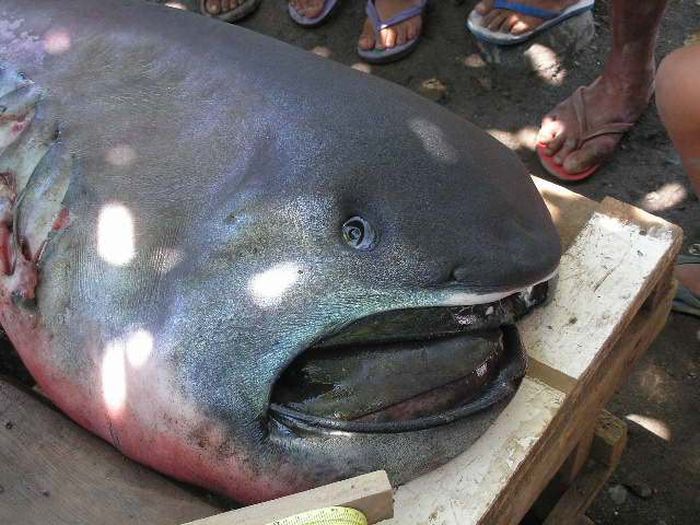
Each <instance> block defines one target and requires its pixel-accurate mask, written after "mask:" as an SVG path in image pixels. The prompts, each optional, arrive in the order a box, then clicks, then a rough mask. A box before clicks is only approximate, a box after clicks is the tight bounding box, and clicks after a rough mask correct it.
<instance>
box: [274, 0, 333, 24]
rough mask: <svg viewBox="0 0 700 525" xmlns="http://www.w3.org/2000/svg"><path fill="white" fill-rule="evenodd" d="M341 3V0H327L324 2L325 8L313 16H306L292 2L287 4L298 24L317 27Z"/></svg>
mask: <svg viewBox="0 0 700 525" xmlns="http://www.w3.org/2000/svg"><path fill="white" fill-rule="evenodd" d="M338 4H340V0H325V2H324V3H323V10H321V12H320V13H319V14H318V16H315V17H313V18H309V17H306V16H304V15H302V14H301V13H300V12H299V11H297V10H296V9H295V8H294V7H292V4H287V10H288V11H289V16H290V17H291V18H292V20H294V21H295V22H296V23H297V24H299V25H300V26H302V27H317V26H320V25H321V24H323V23H324V22H325V21H326V20H328V18H329V17H330V16H331V15H332V14H333V13H334V12H335V9H336V7H338Z"/></svg>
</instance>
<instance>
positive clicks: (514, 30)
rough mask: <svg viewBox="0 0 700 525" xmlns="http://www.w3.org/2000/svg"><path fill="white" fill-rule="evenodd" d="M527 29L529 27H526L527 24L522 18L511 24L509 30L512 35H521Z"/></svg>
mask: <svg viewBox="0 0 700 525" xmlns="http://www.w3.org/2000/svg"><path fill="white" fill-rule="evenodd" d="M529 29H530V28H529V27H528V25H527V24H526V23H525V22H523V21H522V20H518V21H517V22H515V23H514V24H513V25H512V26H511V28H510V32H511V34H513V35H522V34H523V33H525V32H527V31H528V30H529Z"/></svg>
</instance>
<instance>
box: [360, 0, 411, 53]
mask: <svg viewBox="0 0 700 525" xmlns="http://www.w3.org/2000/svg"><path fill="white" fill-rule="evenodd" d="M374 3H375V6H376V8H377V13H378V14H379V17H380V19H381V20H387V21H388V20H390V19H391V18H393V17H395V16H397V15H400V14H401V13H402V12H404V11H406V10H408V9H411V8H414V7H417V6H421V5H422V4H424V0H374ZM422 27H423V19H422V17H421V16H414V17H412V18H409V19H407V20H405V21H403V22H400V23H398V24H396V25H392V26H390V27H386V28H384V29H382V30H381V31H379V35H378V38H377V35H375V28H374V23H373V22H372V20H371V19H370V18H369V17H368V18H367V19H366V20H365V25H364V27H363V28H362V34H361V35H360V40H359V42H358V47H359V48H360V49H362V50H364V51H369V50H371V49H377V50H382V49H391V48H393V47H396V46H401V45H403V44H405V43H407V42H410V41H411V40H414V39H416V38H418V36H419V35H420V32H421V29H422Z"/></svg>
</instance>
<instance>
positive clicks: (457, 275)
mask: <svg viewBox="0 0 700 525" xmlns="http://www.w3.org/2000/svg"><path fill="white" fill-rule="evenodd" d="M451 277H452V280H453V281H457V282H460V283H461V282H467V281H469V268H467V267H466V266H455V267H454V269H453V270H452V275H451Z"/></svg>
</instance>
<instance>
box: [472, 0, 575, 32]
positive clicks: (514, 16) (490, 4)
mask: <svg viewBox="0 0 700 525" xmlns="http://www.w3.org/2000/svg"><path fill="white" fill-rule="evenodd" d="M577 2H578V0H518V2H517V3H518V4H521V5H523V6H527V7H528V8H532V12H533V14H534V13H537V12H538V10H542V11H545V12H551V13H559V12H561V11H564V10H565V9H566V8H567V7H570V6H572V5H574V4H575V3H577ZM495 4H496V0H481V2H479V3H478V4H476V6H475V7H474V10H475V11H476V12H477V13H479V14H480V15H481V16H483V19H482V22H481V24H482V26H483V27H484V28H485V29H489V30H490V31H495V32H502V33H510V34H511V35H522V34H523V33H527V32H529V31H533V30H535V29H537V27H539V26H540V25H542V24H543V23H544V22H546V21H547V18H545V17H538V16H532V15H527V14H524V13H520V12H517V11H515V10H513V9H499V8H496V7H495ZM542 14H544V13H542Z"/></svg>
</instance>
